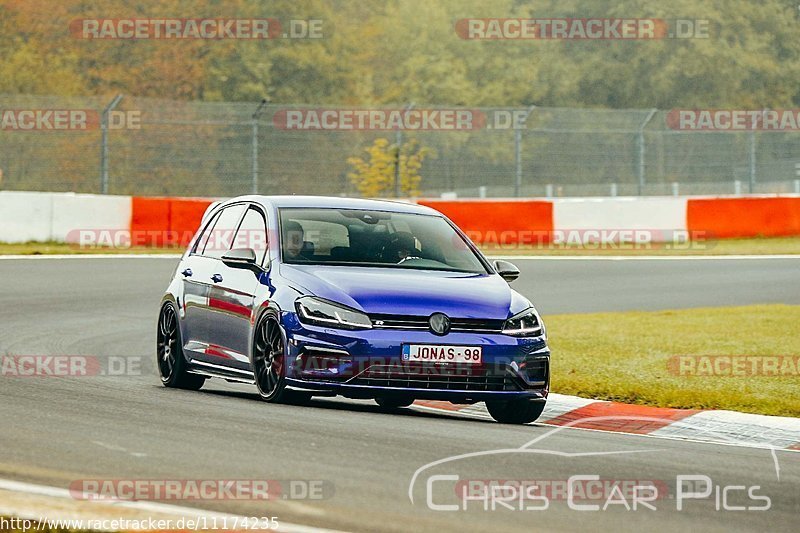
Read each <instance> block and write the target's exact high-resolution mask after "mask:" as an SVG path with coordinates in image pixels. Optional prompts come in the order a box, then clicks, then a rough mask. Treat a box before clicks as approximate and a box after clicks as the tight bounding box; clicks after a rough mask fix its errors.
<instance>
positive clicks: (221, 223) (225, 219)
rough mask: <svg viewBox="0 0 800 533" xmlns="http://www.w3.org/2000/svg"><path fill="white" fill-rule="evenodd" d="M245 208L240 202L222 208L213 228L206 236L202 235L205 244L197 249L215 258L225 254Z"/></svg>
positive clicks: (231, 243) (230, 245)
mask: <svg viewBox="0 0 800 533" xmlns="http://www.w3.org/2000/svg"><path fill="white" fill-rule="evenodd" d="M246 208H247V206H246V205H244V204H241V205H232V206H230V207H226V208H225V209H223V210H222V213H220V215H219V216H218V217H217V221H216V222H215V223H214V228H213V229H212V230H211V231H210V232H208V233H209V235H208V237H207V238H206V236H205V235H203V238H205V244H204V247H203V249H202V251H201V250H200V248H199V247H198V249H197V251H198V252H199V253H202V254H203V255H205V256H206V257H216V258H217V259H220V258H221V257H222V256H223V255H225V252H227V251H228V250H230V249H231V247H232V246H233V237H234V235H235V234H236V229H237V228H238V227H239V221H240V220H241V219H242V215H243V214H244V210H245V209H246Z"/></svg>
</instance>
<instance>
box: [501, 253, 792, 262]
mask: <svg viewBox="0 0 800 533" xmlns="http://www.w3.org/2000/svg"><path fill="white" fill-rule="evenodd" d="M486 257H488V258H489V259H503V260H506V261H513V260H515V259H516V260H520V259H524V260H544V261H719V260H723V261H725V260H739V259H797V260H800V254H782V255H781V254H773V255H638V256H637V255H491V256H489V255H487V256H486Z"/></svg>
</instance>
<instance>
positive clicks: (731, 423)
mask: <svg viewBox="0 0 800 533" xmlns="http://www.w3.org/2000/svg"><path fill="white" fill-rule="evenodd" d="M414 407H415V408H416V409H421V410H426V411H438V412H452V413H458V414H459V415H465V416H468V417H471V418H480V419H487V420H491V416H490V415H489V413H488V412H487V411H486V408H485V407H484V405H483V404H482V403H478V404H474V405H453V404H451V403H449V402H439V401H418V402H416V403H415V404H414ZM534 424H536V425H539V424H542V425H548V426H568V427H571V428H578V429H589V430H596V431H608V432H615V433H627V434H634V435H647V436H651V437H662V438H669V439H684V440H691V441H695V442H709V443H717V444H729V445H737V446H751V447H766V448H771V449H781V450H793V451H800V418H790V417H782V416H766V415H754V414H748V413H738V412H735V411H721V410H720V411H714V410H708V411H703V410H696V409H670V408H664V407H650V406H646V405H631V404H625V403H618V402H608V401H601V400H590V399H586V398H578V397H577V396H566V395H563V394H552V393H551V394H550V395H549V396H548V398H547V406H546V407H545V410H544V413H542V416H541V417H539V419H538V420H537V421H536V422H534Z"/></svg>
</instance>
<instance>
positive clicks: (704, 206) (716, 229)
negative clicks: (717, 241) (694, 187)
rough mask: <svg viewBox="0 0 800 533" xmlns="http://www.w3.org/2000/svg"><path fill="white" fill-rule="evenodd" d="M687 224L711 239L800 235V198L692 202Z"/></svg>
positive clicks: (721, 199) (728, 199)
mask: <svg viewBox="0 0 800 533" xmlns="http://www.w3.org/2000/svg"><path fill="white" fill-rule="evenodd" d="M686 224H687V229H688V230H689V232H690V234H691V232H695V231H704V232H707V233H706V235H707V236H708V237H709V238H721V239H725V238H731V237H757V236H764V237H780V236H786V235H800V198H702V199H689V201H688V205H687V209H686Z"/></svg>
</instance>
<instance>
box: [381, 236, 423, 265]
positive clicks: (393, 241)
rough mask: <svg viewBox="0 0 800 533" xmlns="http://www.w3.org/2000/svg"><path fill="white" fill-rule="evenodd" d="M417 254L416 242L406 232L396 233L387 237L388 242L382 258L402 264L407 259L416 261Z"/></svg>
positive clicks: (418, 252)
mask: <svg viewBox="0 0 800 533" xmlns="http://www.w3.org/2000/svg"><path fill="white" fill-rule="evenodd" d="M419 254H420V251H419V250H418V249H417V240H416V239H415V238H414V236H413V235H411V234H410V233H408V232H407V231H398V232H397V233H395V234H394V235H392V236H391V237H389V242H387V243H386V247H385V248H384V258H385V259H386V260H387V261H391V262H396V263H402V262H403V261H405V260H407V259H415V258H416V259H418V258H419Z"/></svg>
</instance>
